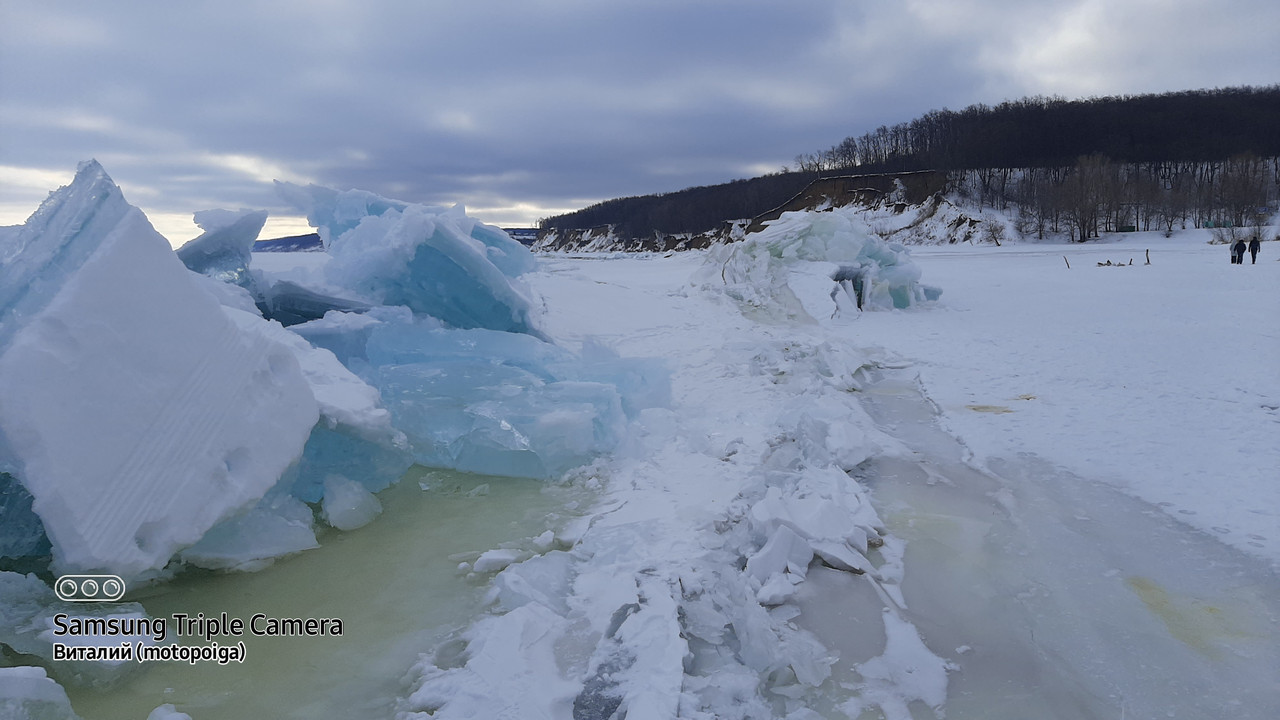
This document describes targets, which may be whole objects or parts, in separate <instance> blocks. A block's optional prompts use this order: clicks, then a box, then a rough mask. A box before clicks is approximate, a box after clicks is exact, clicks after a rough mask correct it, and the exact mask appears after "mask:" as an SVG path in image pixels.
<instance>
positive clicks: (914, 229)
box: [533, 170, 1004, 252]
mask: <svg viewBox="0 0 1280 720" xmlns="http://www.w3.org/2000/svg"><path fill="white" fill-rule="evenodd" d="M946 192H947V176H946V173H942V172H936V171H932V170H927V171H920V172H910V173H883V174H876V175H850V176H842V177H831V178H822V179H819V180H815V181H813V182H812V183H810V184H809V185H808V186H806V187H805V189H804V190H803V191H801V192H800V193H798V194H796V195H795V197H793V198H791V199H790V200H788V201H787V202H786V203H783V204H782V205H780V206H778V207H776V208H773V209H771V210H768V211H765V212H762V213H760V214H759V215H756V216H755V217H752V218H743V219H739V220H732V221H729V222H726V223H724V224H723V225H721V226H720V227H719V228H717V229H715V230H711V231H708V232H704V233H662V232H654V233H653V234H651V235H648V236H645V237H633V236H629V235H626V234H622V233H619V232H618V231H617V227H616V226H614V225H601V226H598V227H593V228H586V229H567V230H566V229H548V230H544V231H542V232H540V233H539V234H538V240H537V242H536V243H535V244H534V245H533V250H534V251H537V252H670V251H677V250H694V249H699V248H705V247H709V246H711V245H713V244H716V243H725V242H736V241H738V240H741V239H743V238H744V237H745V236H746V235H748V234H750V233H755V232H759V231H760V230H762V229H764V227H765V225H766V224H768V223H769V222H771V221H773V220H777V219H778V218H779V217H781V216H782V214H783V213H786V212H794V211H805V210H809V211H823V210H830V209H832V208H838V207H847V206H850V205H857V206H859V207H861V208H863V209H864V210H865V211H866V213H867V218H866V219H867V220H868V222H869V223H870V224H871V226H872V228H873V229H874V230H875V231H876V233H877V234H879V235H881V236H882V237H883V238H884V239H886V240H894V241H897V242H902V243H905V244H948V243H957V242H981V241H991V240H995V241H996V242H998V241H999V239H1000V238H1002V237H1003V236H1004V232H1003V230H1001V232H994V233H993V232H987V231H986V228H985V227H984V226H994V225H996V224H999V223H994V222H992V221H991V220H990V219H984V218H983V217H980V216H979V215H978V213H969V212H966V211H965V210H962V209H961V208H960V207H958V206H957V205H956V204H955V203H953V202H951V201H950V200H949V199H947V197H946Z"/></svg>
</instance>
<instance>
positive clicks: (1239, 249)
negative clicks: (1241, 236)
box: [1231, 240, 1244, 255]
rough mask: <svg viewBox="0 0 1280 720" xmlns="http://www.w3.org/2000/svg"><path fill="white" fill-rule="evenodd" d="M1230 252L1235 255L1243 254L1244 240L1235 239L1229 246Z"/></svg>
mask: <svg viewBox="0 0 1280 720" xmlns="http://www.w3.org/2000/svg"><path fill="white" fill-rule="evenodd" d="M1231 252H1233V253H1235V254H1237V255H1243V254H1244V241H1243V240H1237V241H1236V244H1235V245H1232V246H1231Z"/></svg>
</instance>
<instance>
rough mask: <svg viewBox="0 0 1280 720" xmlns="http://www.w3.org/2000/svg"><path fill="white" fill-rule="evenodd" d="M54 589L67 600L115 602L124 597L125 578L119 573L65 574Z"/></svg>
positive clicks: (59, 596) (60, 596) (62, 598)
mask: <svg viewBox="0 0 1280 720" xmlns="http://www.w3.org/2000/svg"><path fill="white" fill-rule="evenodd" d="M53 591H54V593H56V594H57V596H58V599H60V600H65V601H66V602H113V601H115V600H119V599H120V598H122V597H124V580H121V579H120V576H118V575H63V576H62V577H60V578H58V580H57V582H55V583H54V584H53Z"/></svg>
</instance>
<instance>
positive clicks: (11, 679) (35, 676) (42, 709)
mask: <svg viewBox="0 0 1280 720" xmlns="http://www.w3.org/2000/svg"><path fill="white" fill-rule="evenodd" d="M0 717H5V718H14V720H27V719H28V718H29V719H30V720H79V718H78V717H77V716H76V714H75V713H74V712H72V711H71V700H70V699H68V698H67V691H66V690H63V689H62V686H61V685H59V684H58V683H57V682H55V681H54V680H53V679H52V678H50V677H48V676H47V675H45V671H44V668H39V667H0Z"/></svg>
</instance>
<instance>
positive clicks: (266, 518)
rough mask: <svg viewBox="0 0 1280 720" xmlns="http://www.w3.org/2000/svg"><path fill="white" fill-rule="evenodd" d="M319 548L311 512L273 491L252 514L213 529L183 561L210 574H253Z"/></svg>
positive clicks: (246, 514)
mask: <svg viewBox="0 0 1280 720" xmlns="http://www.w3.org/2000/svg"><path fill="white" fill-rule="evenodd" d="M317 547H320V545H319V543H317V542H316V534H315V530H314V529H313V528H312V523H311V508H309V507H307V506H306V504H305V503H303V502H302V501H301V500H298V499H297V498H294V497H291V496H289V495H285V494H283V493H279V492H275V491H273V493H272V494H270V495H268V496H267V497H265V498H263V499H262V500H260V501H259V502H258V504H257V505H255V506H254V507H252V508H250V509H249V510H247V511H245V512H243V513H241V514H239V515H237V516H235V517H233V518H230V519H229V520H224V521H223V522H221V523H218V524H217V525H215V526H213V528H212V529H211V530H209V532H207V533H205V534H204V537H202V538H200V542H197V543H196V544H195V545H192V546H191V547H189V548H187V549H185V550H183V551H182V553H181V555H180V557H181V558H182V559H183V560H184V561H186V562H188V563H190V564H192V565H195V566H196V567H202V568H208V569H210V570H239V571H244V572H253V571H255V570H261V569H262V568H264V567H267V566H268V565H270V564H271V563H272V562H274V561H275V559H276V558H279V557H283V556H285V555H292V554H294V553H299V552H302V551H304V550H311V549H313V548H317Z"/></svg>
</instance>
